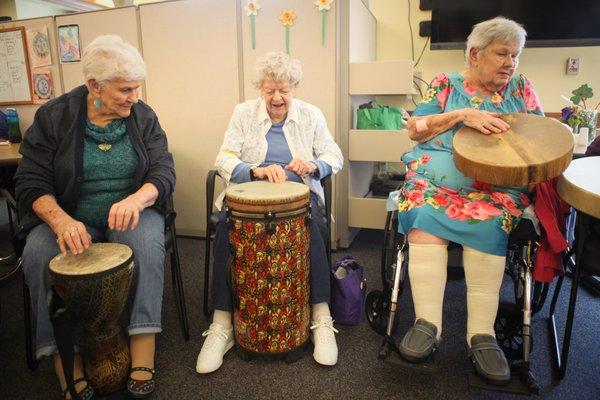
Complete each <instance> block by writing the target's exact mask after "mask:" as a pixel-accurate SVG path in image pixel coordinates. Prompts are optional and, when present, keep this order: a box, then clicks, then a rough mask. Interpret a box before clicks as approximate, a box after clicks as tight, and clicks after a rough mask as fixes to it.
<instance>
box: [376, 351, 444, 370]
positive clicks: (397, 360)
mask: <svg viewBox="0 0 600 400" xmlns="http://www.w3.org/2000/svg"><path fill="white" fill-rule="evenodd" d="M383 361H384V362H386V363H390V364H394V365H398V366H400V367H402V368H409V369H413V370H416V371H421V372H431V373H433V372H437V370H438V364H437V360H436V357H435V353H434V354H433V355H432V356H431V357H429V358H428V359H427V360H425V361H423V362H420V363H411V362H408V361H406V360H405V359H403V358H402V357H400V355H399V354H398V353H396V352H391V353H390V354H389V355H388V356H387V357H386V358H385V359H384V360H383Z"/></svg>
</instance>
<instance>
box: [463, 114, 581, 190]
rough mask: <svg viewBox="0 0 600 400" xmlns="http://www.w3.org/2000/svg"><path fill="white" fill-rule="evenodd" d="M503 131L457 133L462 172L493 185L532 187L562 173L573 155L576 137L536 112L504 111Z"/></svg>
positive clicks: (464, 130)
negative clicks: (504, 126) (507, 127)
mask: <svg viewBox="0 0 600 400" xmlns="http://www.w3.org/2000/svg"><path fill="white" fill-rule="evenodd" d="M502 119H504V120H505V121H506V122H508V123H509V124H510V129H509V130H508V131H506V132H503V133H492V134H490V135H484V134H483V133H481V132H479V131H478V130H476V129H473V128H470V127H468V126H464V127H462V128H461V129H459V130H458V132H457V133H456V134H455V135H454V139H453V146H454V163H455V164H456V167H457V168H458V170H459V171H461V172H462V173H463V174H465V175H466V176H468V177H470V178H473V179H475V180H478V181H480V182H485V183H490V184H493V185H508V186H528V185H532V184H536V183H540V182H544V181H546V180H548V179H552V178H554V177H557V176H559V175H560V174H561V173H562V172H563V171H564V170H565V169H566V168H567V166H568V165H569V163H570V162H571V159H572V156H573V146H574V144H573V136H572V134H571V132H570V131H569V130H568V129H567V128H566V127H565V126H564V125H563V124H561V123H559V122H558V121H555V120H552V119H550V118H546V117H542V116H539V115H533V114H520V113H514V114H503V115H502Z"/></svg>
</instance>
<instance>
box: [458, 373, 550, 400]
mask: <svg viewBox="0 0 600 400" xmlns="http://www.w3.org/2000/svg"><path fill="white" fill-rule="evenodd" d="M511 373H512V375H511V377H510V381H509V382H508V384H507V385H504V386H498V385H492V384H490V383H488V382H486V381H485V380H483V379H482V378H481V377H480V376H479V375H478V374H477V372H475V369H471V372H469V386H471V387H474V388H478V389H484V390H493V391H496V392H505V393H514V394H523V395H532V394H539V386H538V385H537V383H536V382H535V380H533V376H531V374H527V372H525V371H522V370H519V369H513V368H511ZM525 375H527V376H525Z"/></svg>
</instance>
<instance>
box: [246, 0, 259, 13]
mask: <svg viewBox="0 0 600 400" xmlns="http://www.w3.org/2000/svg"><path fill="white" fill-rule="evenodd" d="M244 9H245V10H246V13H247V15H248V17H249V16H251V15H257V14H258V10H260V4H258V2H257V0H248V2H247V3H246V7H244Z"/></svg>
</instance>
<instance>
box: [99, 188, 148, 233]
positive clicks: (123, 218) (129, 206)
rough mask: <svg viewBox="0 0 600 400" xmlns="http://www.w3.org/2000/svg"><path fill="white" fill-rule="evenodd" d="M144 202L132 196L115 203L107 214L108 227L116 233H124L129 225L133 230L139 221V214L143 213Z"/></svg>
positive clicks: (134, 195)
mask: <svg viewBox="0 0 600 400" xmlns="http://www.w3.org/2000/svg"><path fill="white" fill-rule="evenodd" d="M144 208H145V207H144V202H143V201H142V200H140V199H139V197H138V196H136V194H135V193H134V194H132V195H131V196H128V197H126V198H124V199H123V200H121V201H119V202H118V203H115V204H113V205H112V207H111V208H110V211H109V212H108V227H109V228H110V229H114V230H117V231H124V230H125V229H127V228H128V227H129V226H130V225H131V230H134V229H135V228H136V227H137V225H138V222H139V221H140V214H141V213H142V211H144Z"/></svg>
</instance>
